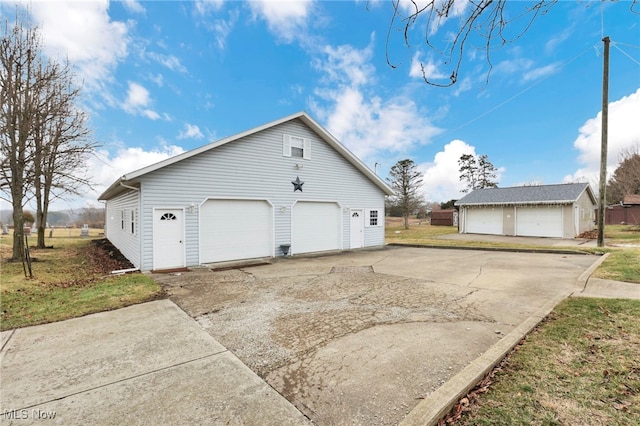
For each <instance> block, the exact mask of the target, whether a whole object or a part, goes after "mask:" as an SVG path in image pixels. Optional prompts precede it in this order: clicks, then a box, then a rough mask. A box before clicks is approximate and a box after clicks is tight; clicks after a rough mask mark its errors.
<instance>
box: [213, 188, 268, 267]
mask: <svg viewBox="0 0 640 426" xmlns="http://www.w3.org/2000/svg"><path fill="white" fill-rule="evenodd" d="M272 241H273V212H272V207H271V205H270V204H269V203H268V202H266V201H262V200H208V201H206V202H205V203H204V204H203V205H202V207H201V208H200V263H210V262H222V261H226V260H237V259H251V258H256V257H267V256H272V253H273V243H272Z"/></svg>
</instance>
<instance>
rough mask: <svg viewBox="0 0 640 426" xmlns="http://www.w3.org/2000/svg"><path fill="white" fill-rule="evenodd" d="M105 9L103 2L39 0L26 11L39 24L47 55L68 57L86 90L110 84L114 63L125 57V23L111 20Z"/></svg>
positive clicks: (105, 3)
mask: <svg viewBox="0 0 640 426" xmlns="http://www.w3.org/2000/svg"><path fill="white" fill-rule="evenodd" d="M25 4H26V3H25ZM108 9H109V2H108V1H106V0H96V1H83V2H78V1H68V2H65V1H50V2H45V1H42V2H37V4H35V5H32V6H31V7H30V9H29V10H30V11H31V16H32V18H33V19H34V21H35V22H37V23H39V24H40V25H41V29H42V34H43V39H44V44H45V52H46V53H47V55H49V56H52V57H56V58H66V57H68V58H69V60H70V61H71V63H72V64H73V65H74V66H75V68H76V69H77V70H78V74H79V75H78V76H79V77H80V79H81V80H82V81H84V87H85V88H87V89H89V90H99V89H100V88H101V87H102V85H103V84H104V83H105V82H107V81H111V80H112V78H113V76H112V73H113V70H114V69H115V67H116V66H117V64H118V62H119V61H121V60H122V59H124V58H125V57H126V56H127V46H128V43H129V35H128V27H127V24H125V23H124V22H119V21H112V20H111V18H110V17H109V13H108Z"/></svg>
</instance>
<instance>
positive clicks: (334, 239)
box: [291, 201, 342, 254]
mask: <svg viewBox="0 0 640 426" xmlns="http://www.w3.org/2000/svg"><path fill="white" fill-rule="evenodd" d="M341 230H342V214H341V208H340V206H339V205H338V204H336V203H327V202H311V201H300V202H297V203H296V204H295V205H294V206H293V211H292V226H291V252H292V253H296V254H297V253H312V252H316V251H328V250H339V249H341V248H342V244H341V235H342V232H341Z"/></svg>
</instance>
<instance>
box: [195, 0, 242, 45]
mask: <svg viewBox="0 0 640 426" xmlns="http://www.w3.org/2000/svg"><path fill="white" fill-rule="evenodd" d="M194 5H195V7H194V18H195V19H196V20H197V24H199V25H202V26H203V27H205V28H206V29H208V30H209V31H211V32H213V33H214V37H215V41H216V45H217V46H218V48H219V49H224V48H225V46H226V44H227V38H228V37H229V34H231V31H232V30H233V27H234V26H235V25H236V23H237V22H238V18H239V17H240V10H239V9H231V10H230V11H229V15H228V18H226V19H223V18H219V16H220V11H221V9H222V7H223V6H224V1H223V0H216V1H196V2H195V3H194ZM211 15H214V16H215V17H216V19H214V16H211Z"/></svg>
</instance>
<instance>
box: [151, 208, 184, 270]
mask: <svg viewBox="0 0 640 426" xmlns="http://www.w3.org/2000/svg"><path fill="white" fill-rule="evenodd" d="M184 257H185V256H184V212H183V211H182V209H155V210H154V211H153V269H154V270H160V269H172V268H182V267H184V266H185V260H184Z"/></svg>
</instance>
